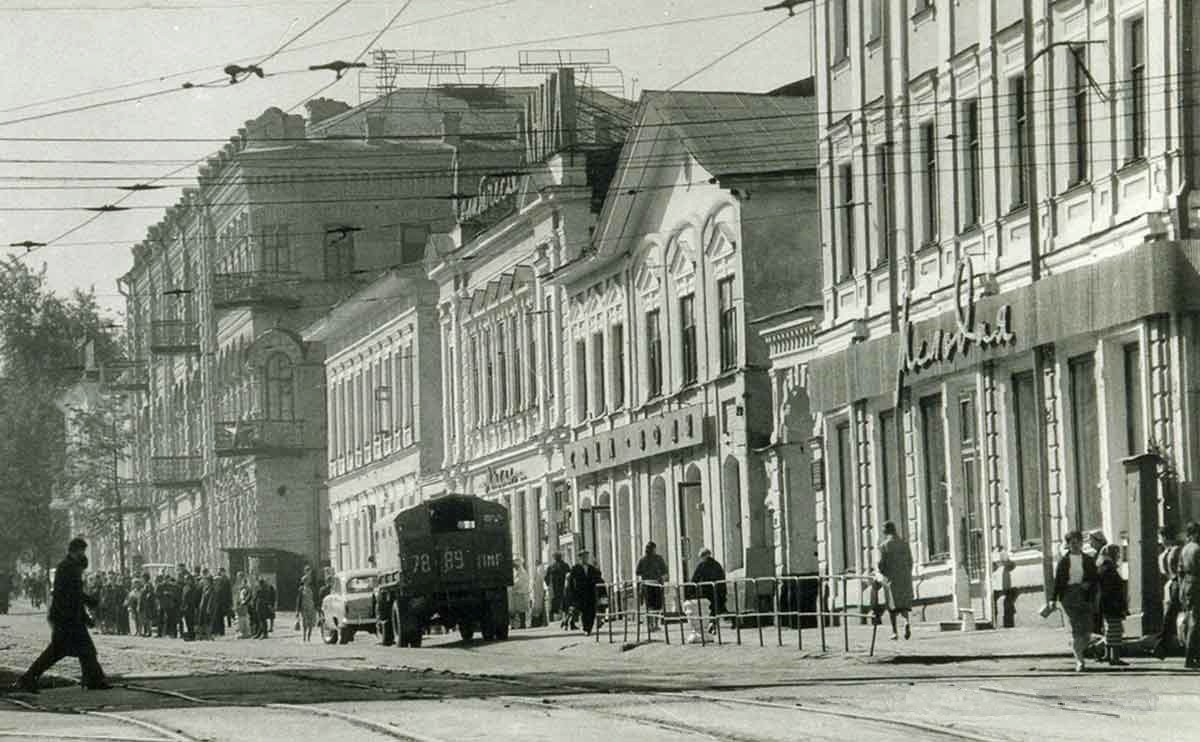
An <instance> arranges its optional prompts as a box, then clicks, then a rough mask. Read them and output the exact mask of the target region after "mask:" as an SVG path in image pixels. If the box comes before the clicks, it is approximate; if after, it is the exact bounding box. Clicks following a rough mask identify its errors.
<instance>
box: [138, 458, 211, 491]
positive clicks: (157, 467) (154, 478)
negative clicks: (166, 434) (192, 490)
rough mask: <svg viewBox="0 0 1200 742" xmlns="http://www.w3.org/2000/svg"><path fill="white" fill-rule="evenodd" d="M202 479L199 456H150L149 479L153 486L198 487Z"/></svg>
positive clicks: (201, 460) (202, 463) (202, 468)
mask: <svg viewBox="0 0 1200 742" xmlns="http://www.w3.org/2000/svg"><path fill="white" fill-rule="evenodd" d="M203 480H204V459H203V458H201V457H200V456H152V457H151V458H150V481H151V483H152V484H154V486H155V487H171V488H174V487H198V486H200V483H201V482H202V481H203Z"/></svg>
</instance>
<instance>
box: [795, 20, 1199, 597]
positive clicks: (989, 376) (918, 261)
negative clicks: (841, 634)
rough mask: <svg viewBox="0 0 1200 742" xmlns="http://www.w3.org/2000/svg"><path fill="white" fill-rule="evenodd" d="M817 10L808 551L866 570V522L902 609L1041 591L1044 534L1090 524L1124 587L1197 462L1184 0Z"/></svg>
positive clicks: (1138, 577)
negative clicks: (890, 533)
mask: <svg viewBox="0 0 1200 742" xmlns="http://www.w3.org/2000/svg"><path fill="white" fill-rule="evenodd" d="M816 19H817V26H816V34H815V36H816V40H817V50H816V63H817V70H818V73H817V97H818V101H819V108H820V185H821V202H822V205H823V207H824V208H825V211H826V213H827V214H829V215H830V218H829V219H827V220H825V221H824V222H823V223H822V233H821V241H822V255H823V259H822V262H823V274H824V283H823V289H822V304H823V321H822V327H821V333H820V335H819V338H818V339H819V350H818V357H817V358H815V359H813V360H812V361H811V363H810V364H809V366H808V378H809V391H810V395H811V402H812V407H813V411H814V412H815V413H816V414H817V417H818V425H817V432H818V434H819V437H818V439H817V443H816V445H815V452H816V455H817V456H819V457H821V458H822V461H823V464H822V465H821V470H820V471H819V472H818V474H817V475H816V476H814V480H815V481H817V482H818V483H820V484H821V485H822V487H821V489H820V490H819V491H818V492H817V505H818V521H819V522H818V526H819V528H818V539H819V544H820V550H819V552H820V566H821V569H822V570H823V571H829V572H841V571H851V572H859V573H863V572H869V571H870V570H871V568H872V566H873V564H874V562H873V551H874V547H875V545H876V544H877V542H878V540H879V538H880V531H881V526H882V524H883V522H885V521H888V520H891V521H894V522H895V523H896V524H897V526H898V527H899V530H900V532H901V533H902V534H903V535H904V537H905V538H907V539H908V540H909V543H910V545H911V547H912V549H913V555H914V558H915V560H916V563H917V567H916V591H917V599H918V601H917V602H918V605H919V607H920V608H921V610H922V612H923V613H924V614H925V615H926V617H928V618H935V617H936V618H945V619H957V618H958V617H959V616H960V615H961V614H962V612H963V611H970V612H971V614H972V617H973V618H974V619H975V620H976V621H982V620H985V619H986V620H992V619H993V618H994V615H993V614H994V611H995V603H994V599H995V597H996V596H997V595H998V594H999V593H1000V592H1001V591H1003V590H1005V589H1008V588H1010V587H1013V588H1016V589H1018V590H1020V591H1026V592H1033V593H1037V592H1040V591H1041V590H1042V589H1043V585H1044V583H1045V581H1046V579H1047V575H1048V569H1049V566H1050V564H1051V562H1052V560H1053V559H1054V558H1055V557H1056V555H1057V554H1058V553H1059V549H1060V547H1061V544H1062V537H1063V535H1064V533H1065V532H1067V531H1069V530H1072V529H1075V528H1082V529H1095V528H1101V529H1103V530H1104V532H1105V533H1106V534H1107V536H1108V538H1109V540H1110V541H1112V542H1115V543H1118V544H1122V545H1123V546H1124V547H1125V548H1126V551H1125V556H1126V562H1125V565H1124V567H1125V569H1126V570H1127V572H1128V573H1129V575H1130V577H1131V590H1132V591H1133V593H1134V602H1135V605H1139V607H1138V608H1135V609H1134V610H1135V611H1138V610H1140V603H1139V601H1140V600H1142V598H1143V597H1145V598H1146V600H1145V602H1146V604H1147V605H1149V604H1151V603H1153V600H1152V599H1150V598H1151V597H1152V596H1151V593H1150V592H1146V591H1151V590H1152V589H1153V587H1152V583H1157V578H1154V579H1150V578H1147V579H1145V580H1143V579H1142V575H1144V574H1149V573H1147V572H1145V570H1147V569H1152V567H1151V566H1149V565H1148V564H1147V560H1148V559H1149V558H1150V556H1151V555H1152V554H1153V553H1156V549H1157V547H1156V543H1155V535H1154V529H1155V527H1156V526H1157V525H1159V524H1160V523H1177V522H1178V521H1179V520H1180V519H1181V518H1182V517H1183V516H1184V514H1185V513H1186V512H1187V510H1188V507H1189V502H1190V501H1191V498H1190V493H1193V492H1194V491H1195V485H1194V480H1195V478H1196V471H1197V465H1198V464H1200V461H1198V460H1197V451H1198V448H1197V430H1198V428H1197V420H1198V418H1197V415H1198V414H1200V410H1198V409H1197V406H1196V404H1197V399H1198V397H1197V393H1198V392H1200V386H1198V385H1200V374H1198V372H1197V363H1198V362H1200V355H1198V352H1200V351H1198V348H1200V324H1198V323H1197V319H1198V318H1197V316H1196V314H1195V312H1196V309H1197V308H1198V305H1197V300H1196V296H1197V294H1196V293H1195V290H1196V288H1197V286H1198V284H1197V273H1196V266H1197V264H1198V263H1197V261H1198V260H1200V244H1198V243H1196V242H1194V241H1192V236H1193V230H1194V229H1195V228H1196V226H1197V221H1198V215H1197V209H1196V207H1197V203H1198V199H1197V196H1196V194H1195V193H1194V192H1193V190H1192V187H1191V185H1192V184H1193V183H1195V182H1196V181H1195V173H1196V165H1197V157H1196V155H1197V149H1196V144H1195V136H1194V132H1195V121H1196V113H1195V104H1196V94H1197V88H1196V84H1195V81H1194V79H1193V70H1194V69H1195V67H1196V59H1195V57H1194V55H1193V51H1192V40H1193V39H1194V38H1195V35H1196V32H1197V30H1200V9H1198V8H1197V7H1196V5H1195V4H1194V3H1192V2H1187V1H1180V0H1111V1H1109V2H1087V1H1086V0H1059V1H1056V2H1024V3H1021V2H1007V1H999V0H991V1H988V0H956V1H955V2H948V1H946V0H901V1H899V2H872V1H866V0H830V2H827V3H823V4H821V5H820V6H819V10H818V12H817V13H816ZM1146 453H1150V454H1152V456H1151V457H1150V458H1148V459H1147V458H1143V459H1139V460H1136V461H1129V460H1128V459H1129V457H1133V456H1137V455H1139V454H1146ZM1147 461H1149V462H1150V464H1148V466H1149V469H1150V472H1149V473H1150V475H1151V476H1150V477H1149V479H1148V480H1137V478H1136V477H1133V478H1132V479H1131V474H1130V472H1131V471H1133V470H1136V469H1138V467H1139V466H1146V465H1147V464H1146V462H1147ZM1139 462H1141V463H1139ZM1138 481H1141V485H1138V484H1137V482H1138ZM1147 482H1150V484H1149V485H1147V484H1146V483H1147ZM1033 600H1034V599H1031V600H1030V601H1029V603H1032V601H1033ZM1037 600H1040V597H1039V598H1037ZM1029 603H1026V605H1029ZM1022 615H1024V612H1022Z"/></svg>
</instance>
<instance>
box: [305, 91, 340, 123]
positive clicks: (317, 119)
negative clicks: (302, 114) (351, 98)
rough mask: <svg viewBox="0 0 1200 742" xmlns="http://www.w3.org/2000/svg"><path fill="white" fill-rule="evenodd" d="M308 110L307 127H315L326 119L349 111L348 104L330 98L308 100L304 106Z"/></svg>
mask: <svg viewBox="0 0 1200 742" xmlns="http://www.w3.org/2000/svg"><path fill="white" fill-rule="evenodd" d="M304 107H305V108H306V109H307V110H308V125H309V126H316V125H317V124H319V123H321V122H322V121H324V120H325V119H327V118H331V117H333V116H337V115H338V114H339V113H345V112H346V111H349V110H350V104H349V103H343V102H342V101H340V100H333V99H332V98H317V99H315V100H310V101H309V102H308V103H306V104H304Z"/></svg>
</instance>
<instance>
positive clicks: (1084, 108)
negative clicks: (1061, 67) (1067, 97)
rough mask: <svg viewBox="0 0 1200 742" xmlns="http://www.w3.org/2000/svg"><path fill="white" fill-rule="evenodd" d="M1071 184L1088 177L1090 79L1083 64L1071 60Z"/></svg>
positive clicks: (1074, 59) (1073, 59)
mask: <svg viewBox="0 0 1200 742" xmlns="http://www.w3.org/2000/svg"><path fill="white" fill-rule="evenodd" d="M1070 77H1071V82H1070V85H1071V88H1070V91H1071V105H1070V114H1071V117H1070V118H1071V121H1070V126H1071V182H1070V185H1072V186H1073V185H1076V184H1078V183H1082V182H1083V181H1084V180H1086V179H1087V177H1088V161H1087V158H1088V77H1087V70H1085V69H1084V66H1083V63H1082V62H1081V61H1080V60H1079V59H1077V58H1075V57H1074V56H1072V58H1071V75H1070Z"/></svg>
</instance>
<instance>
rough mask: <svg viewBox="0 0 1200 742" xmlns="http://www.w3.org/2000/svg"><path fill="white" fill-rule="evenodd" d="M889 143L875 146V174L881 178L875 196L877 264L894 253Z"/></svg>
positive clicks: (886, 259)
mask: <svg viewBox="0 0 1200 742" xmlns="http://www.w3.org/2000/svg"><path fill="white" fill-rule="evenodd" d="M888 154H889V150H888V145H886V144H881V145H879V146H878V147H876V148H875V175H876V177H877V178H878V179H879V186H878V188H877V189H876V191H877V193H876V194H875V198H876V200H877V201H878V203H879V208H878V214H877V215H876V219H877V220H878V222H879V224H878V227H877V229H878V231H879V252H878V254H877V255H876V256H875V264H876V265H883V264H884V263H886V262H887V261H888V259H889V258H890V257H891V254H892V248H891V243H892V191H891V177H892V173H891V163H890V162H889V160H888Z"/></svg>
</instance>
